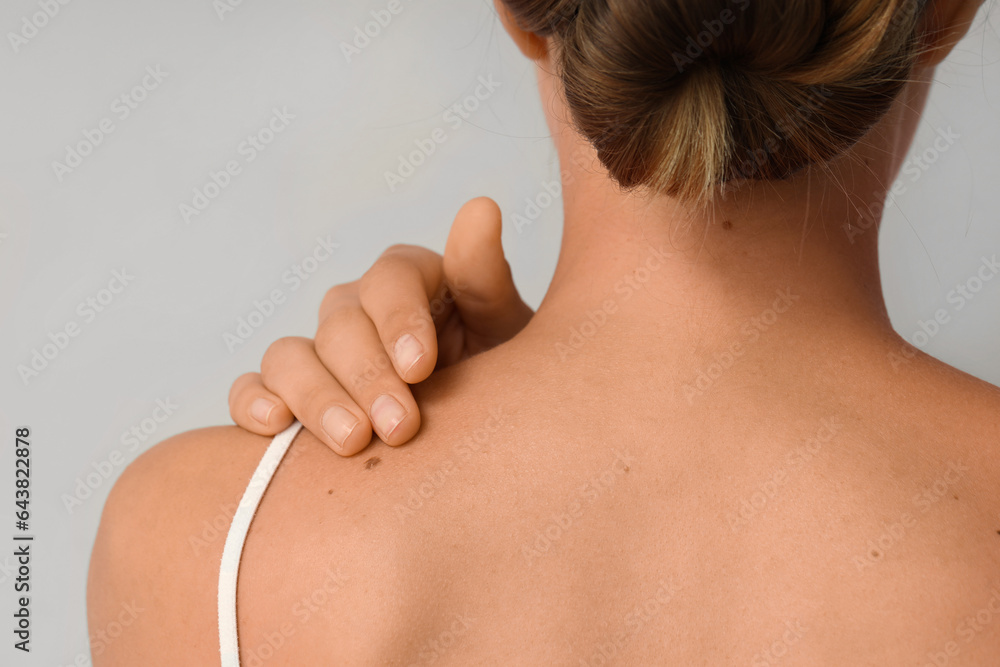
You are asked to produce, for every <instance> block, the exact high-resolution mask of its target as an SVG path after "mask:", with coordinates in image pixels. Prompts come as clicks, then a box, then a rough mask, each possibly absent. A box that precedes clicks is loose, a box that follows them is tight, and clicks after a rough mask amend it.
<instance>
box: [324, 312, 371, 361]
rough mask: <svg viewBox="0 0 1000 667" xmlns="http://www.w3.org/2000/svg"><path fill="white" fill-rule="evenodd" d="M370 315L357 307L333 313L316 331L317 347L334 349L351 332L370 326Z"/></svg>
mask: <svg viewBox="0 0 1000 667" xmlns="http://www.w3.org/2000/svg"><path fill="white" fill-rule="evenodd" d="M370 323H371V319H369V317H368V313H366V312H365V311H363V310H362V309H361V308H358V307H357V306H345V307H342V308H338V309H336V310H334V311H332V312H331V313H330V314H329V316H327V318H326V319H325V320H323V322H322V323H321V324H320V326H319V328H318V329H317V330H316V339H315V340H316V347H317V348H321V349H324V350H327V349H331V346H334V349H335V347H336V346H338V344H339V343H340V342H341V341H342V340H343V339H344V338H345V336H346V335H347V334H348V333H350V332H357V331H360V330H364V328H365V327H367V326H370Z"/></svg>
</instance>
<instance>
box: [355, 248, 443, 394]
mask: <svg viewBox="0 0 1000 667" xmlns="http://www.w3.org/2000/svg"><path fill="white" fill-rule="evenodd" d="M358 289H359V298H360V302H361V307H362V308H363V309H364V311H365V312H366V313H367V314H368V317H369V319H370V320H371V322H372V323H373V324H374V326H375V331H376V332H377V333H378V337H379V339H380V340H381V341H382V345H383V348H384V349H385V352H386V353H387V354H388V356H389V358H390V359H391V360H392V364H393V367H394V368H395V369H396V374H397V375H398V376H399V377H400V378H401V379H403V380H404V381H405V382H407V383H409V384H414V383H416V382H421V381H423V380H425V379H427V377H428V376H429V375H430V374H431V373H432V372H433V371H434V366H435V364H436V363H437V356H438V347H437V329H436V327H435V316H437V317H439V318H440V317H442V316H443V315H446V313H445V311H447V310H450V308H451V304H450V303H447V302H445V301H443V300H442V297H443V289H444V285H443V274H442V271H441V256H440V255H438V254H437V253H435V252H433V251H431V250H427V249H426V248H420V247H417V246H405V245H398V246H393V247H391V248H389V249H388V250H386V251H385V252H384V253H383V254H382V256H381V257H379V259H378V261H377V262H375V265H374V266H372V268H370V269H369V270H368V272H367V273H365V275H364V277H362V278H361V281H360V284H359V286H358Z"/></svg>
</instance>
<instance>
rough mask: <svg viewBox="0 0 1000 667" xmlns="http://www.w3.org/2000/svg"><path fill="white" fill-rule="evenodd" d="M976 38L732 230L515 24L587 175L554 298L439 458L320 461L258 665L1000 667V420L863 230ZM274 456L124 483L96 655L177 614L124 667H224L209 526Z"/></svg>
mask: <svg viewBox="0 0 1000 667" xmlns="http://www.w3.org/2000/svg"><path fill="white" fill-rule="evenodd" d="M976 6H978V3H974V2H960V1H959V0H954V1H953V2H941V3H939V5H938V6H937V10H938V11H937V17H938V18H937V20H938V21H939V25H938V28H939V31H938V32H937V38H938V43H937V44H936V48H935V49H934V50H932V51H929V52H928V55H927V56H926V58H925V60H924V62H922V64H921V68H920V69H919V70H918V71H917V72H915V75H914V79H915V80H914V82H913V83H911V84H909V85H908V87H907V90H906V92H905V93H904V95H903V96H902V97H901V98H900V99H899V100H898V101H897V103H896V104H895V105H894V107H893V109H892V111H891V112H890V114H889V115H888V116H886V118H885V119H883V121H882V122H880V124H879V125H878V126H877V127H876V128H875V129H874V130H873V131H872V132H871V133H870V135H869V136H867V137H866V139H865V140H864V141H863V142H862V143H861V144H859V145H858V146H856V147H855V148H854V149H853V150H852V151H851V152H850V153H849V154H848V155H845V156H844V157H843V158H842V159H840V160H838V161H837V162H836V163H835V164H833V165H831V169H830V170H821V169H814V170H812V171H811V172H810V173H807V174H802V175H801V176H800V177H797V178H796V179H793V180H791V181H788V182H784V183H772V184H762V185H760V186H758V187H755V188H754V189H753V190H752V191H751V190H746V191H738V192H734V193H731V194H730V196H729V197H728V198H727V199H726V201H724V202H722V204H721V205H720V206H719V207H717V208H716V209H715V211H713V212H712V213H711V214H705V216H702V217H699V216H691V215H690V214H687V213H685V212H683V211H682V209H680V208H679V207H678V206H677V205H676V204H675V203H674V202H671V201H669V200H666V199H653V200H640V199H637V198H633V197H629V196H626V195H624V194H623V193H621V192H619V191H618V190H617V189H616V188H615V187H614V186H613V184H612V183H611V182H610V181H609V180H608V179H607V177H606V176H605V175H603V174H602V173H601V172H600V170H599V169H598V167H597V166H596V165H597V163H596V161H595V158H594V154H593V151H592V149H591V148H590V147H589V146H588V145H587V144H586V142H584V141H582V140H581V139H580V138H579V137H578V136H577V135H575V134H574V133H573V131H572V130H571V129H570V128H569V127H568V126H566V125H565V124H564V123H563V122H562V120H561V119H564V118H566V117H567V115H566V109H565V108H564V107H563V106H562V103H561V102H560V98H559V94H558V92H559V90H558V80H557V79H556V78H554V77H553V76H551V75H550V74H548V72H549V71H551V63H550V62H548V49H547V48H546V45H545V43H544V42H543V41H541V40H538V38H537V37H534V36H532V35H527V34H525V33H523V32H521V31H518V30H517V29H516V28H512V27H510V26H509V21H508V22H507V23H508V29H509V31H510V32H511V33H512V36H513V37H514V38H515V40H516V41H517V42H518V43H519V45H521V47H522V50H523V51H525V53H526V54H529V55H533V56H534V57H535V58H536V61H537V62H538V65H539V67H538V74H539V85H540V89H541V92H542V99H543V101H544V102H545V104H546V113H547V116H548V118H549V122H550V127H551V128H552V133H553V137H554V140H555V142H556V146H557V149H558V150H559V154H560V162H561V164H562V165H564V168H566V169H568V170H569V171H570V173H571V178H567V179H566V181H565V183H564V188H565V192H564V202H565V211H566V215H565V237H564V242H563V248H562V254H561V257H560V262H559V266H558V268H557V270H556V274H555V277H554V279H553V283H552V286H551V288H550V290H549V292H548V294H547V295H546V298H545V300H544V302H543V304H542V305H541V307H540V308H539V311H538V313H537V314H536V315H535V317H534V318H532V320H531V321H530V322H529V323H528V325H527V326H526V327H525V328H524V329H523V330H522V331H521V332H520V333H519V334H518V335H516V336H514V337H513V338H512V339H511V340H510V341H508V342H506V343H504V344H502V345H499V346H498V347H496V348H494V349H492V350H489V351H487V352H484V353H482V354H478V355H476V356H474V357H471V358H469V359H467V360H465V361H463V362H461V363H458V364H455V365H453V366H451V367H449V368H447V369H445V370H443V371H441V372H439V373H436V374H434V375H433V376H431V378H430V379H429V380H427V381H426V382H424V383H421V384H420V385H419V386H417V387H414V396H415V399H416V401H417V402H418V403H419V404H420V405H421V407H422V419H423V423H422V428H421V430H420V432H419V433H418V434H417V436H416V437H415V438H414V440H413V443H412V446H409V447H406V448H392V447H390V446H388V445H386V444H385V443H383V442H381V441H376V442H375V443H374V444H373V445H372V446H371V447H370V448H369V449H368V450H366V451H365V453H364V454H363V455H361V456H356V457H349V458H342V457H338V456H333V455H331V454H330V451H329V448H328V446H327V445H326V444H325V443H323V442H322V441H320V440H319V439H317V438H316V437H314V436H313V435H311V434H310V433H308V432H303V433H301V434H300V435H299V436H298V438H297V439H296V441H295V443H294V444H293V446H292V448H291V451H290V453H289V455H288V458H287V459H286V461H285V462H284V463H283V464H282V466H281V467H280V468H279V469H278V471H277V473H276V475H275V477H274V480H273V482H272V485H271V487H270V488H269V490H268V492H267V495H266V497H265V499H264V502H263V503H262V506H261V509H260V511H259V513H258V515H257V517H256V519H255V521H254V524H253V527H252V529H251V531H250V535H249V538H248V542H247V547H246V551H245V554H244V558H243V564H242V569H241V577H240V584H239V591H238V594H239V600H240V607H239V622H240V633H241V645H242V647H243V651H244V652H243V660H244V664H245V665H250V664H257V663H256V662H255V659H256V658H257V657H259V656H261V655H264V656H269V658H268V659H267V660H266V661H265V662H264V663H263V664H267V665H312V664H337V665H410V664H414V663H416V664H436V665H478V664H530V665H543V664H544V665H549V664H551V665H568V666H569V665H572V666H576V665H587V664H604V663H603V662H601V660H602V658H600V657H599V656H600V655H601V651H602V650H603V651H604V652H605V653H606V654H608V655H613V656H614V658H613V659H614V662H616V663H617V664H623V665H648V664H685V665H686V664H708V665H721V664H748V665H774V664H779V663H780V664H788V665H887V664H891V665H897V664H898V665H904V664H905V665H911V664H912V665H924V664H934V662H933V661H935V660H936V661H938V662H939V663H940V661H941V660H944V661H945V663H944V664H948V665H976V666H983V667H985V666H987V665H995V664H996V656H997V655H998V654H1000V587H997V588H996V591H997V593H994V592H993V590H994V587H996V586H997V584H998V583H1000V581H998V578H1000V534H998V531H1000V511H998V510H1000V506H998V502H997V500H996V489H997V487H998V483H1000V455H998V452H997V447H998V443H1000V389H998V388H996V387H994V386H992V385H989V384H987V383H984V382H982V381H980V380H977V379H976V378H973V377H971V376H969V375H967V374H964V373H962V372H960V371H958V370H955V369H953V368H951V367H949V366H947V365H945V364H943V363H941V362H939V361H937V360H935V359H933V358H931V357H928V356H926V355H924V354H922V353H920V352H919V351H917V350H915V349H913V348H912V347H909V346H906V344H905V343H904V341H903V340H902V339H901V338H900V337H899V336H898V335H897V334H895V333H894V332H893V331H892V329H891V327H890V325H889V321H888V317H887V316H886V311H885V306H884V304H883V302H882V297H881V293H880V287H879V285H880V283H879V275H878V266H877V252H876V249H877V245H876V244H877V238H876V237H877V234H876V230H875V229H874V228H872V229H869V230H868V231H867V232H865V233H864V234H862V235H860V236H858V237H857V238H856V239H855V242H854V243H851V242H850V241H849V240H848V237H847V235H846V234H845V233H844V230H843V227H842V226H843V224H844V221H845V220H848V221H851V222H852V223H853V224H854V226H859V225H860V224H861V223H862V222H863V219H862V218H861V214H860V213H859V212H858V204H859V203H863V202H865V201H866V197H870V196H871V193H872V192H873V191H875V192H881V193H884V192H885V191H886V189H887V188H888V187H889V185H890V184H891V183H892V181H893V176H894V175H895V174H896V172H897V170H898V169H899V167H900V164H901V162H902V160H903V157H904V156H905V153H906V149H907V147H908V146H909V144H910V141H911V140H912V136H913V133H914V130H915V128H916V126H917V124H918V122H919V119H920V112H921V110H922V108H923V105H924V102H925V100H926V95H927V90H928V87H929V81H930V80H931V76H932V73H933V67H934V65H936V64H937V62H938V60H939V59H940V58H942V57H944V55H945V54H947V52H948V51H949V50H950V48H951V47H952V46H954V43H955V41H957V39H958V38H959V37H960V36H961V34H962V33H963V32H964V30H965V29H966V28H967V27H968V23H969V21H971V16H972V15H973V14H974V11H975V9H976ZM477 201H478V203H472V204H470V206H483V207H489V206H491V204H490V203H489V202H486V201H483V200H477ZM487 214H489V212H488V211H486V212H485V213H484V215H487ZM725 221H728V222H729V223H730V224H729V225H725V224H723V222H725ZM654 250H655V252H654ZM787 289H791V292H792V295H791V296H788V297H786V298H787V299H788V300H790V301H791V303H790V304H785V303H782V302H781V300H780V299H779V297H778V292H779V291H782V290H787ZM771 309H774V310H775V312H774V313H770V310H771ZM600 310H603V311H604V313H603V318H602V316H600V315H597V314H596V313H597V312H598V311H600ZM778 311H783V312H780V313H779V312H778ZM766 322H770V323H769V324H766ZM588 323H591V324H592V326H588ZM574 330H575V331H577V332H581V333H580V334H579V337H578V336H577V335H576V334H574V333H573V332H574ZM753 331H756V332H757V333H756V335H754V334H753V333H752V332H753ZM748 332H749V333H748ZM734 343H739V344H741V345H742V347H740V348H739V350H740V352H738V353H737V354H735V355H734V359H733V361H732V363H731V364H726V365H728V366H729V367H728V368H727V369H725V370H724V371H721V374H720V373H716V372H712V373H711V375H712V376H714V379H711V380H707V379H706V381H705V382H703V383H702V384H701V385H700V387H701V390H700V391H701V393H697V394H694V395H693V396H692V394H691V393H690V392H689V391H687V390H686V389H685V385H688V384H692V383H695V382H696V380H697V378H698V377H699V374H700V373H703V372H704V373H706V376H707V374H708V373H709V369H710V367H711V364H713V362H715V360H716V359H717V358H719V355H724V353H725V351H726V350H733V349H734V347H733V345H734ZM561 346H562V347H561ZM567 350H569V351H567ZM904 352H905V353H906V354H905V355H904V354H903V353H904ZM896 357H902V358H904V359H905V361H904V362H901V363H894V359H895V358H896ZM268 441H269V439H268V438H267V437H264V436H260V435H255V434H251V433H247V432H245V431H243V430H241V429H239V428H235V427H218V428H210V429H202V430H198V431H192V432H189V433H186V434H183V435H180V436H177V437H175V438H171V439H170V440H168V441H166V442H164V443H162V444H160V445H158V446H156V447H155V448H153V449H152V450H151V451H149V452H148V453H146V454H145V455H143V456H142V457H141V458H140V459H139V460H138V461H136V462H135V463H134V464H133V465H132V466H130V467H129V469H128V470H127V471H126V473H125V474H124V475H123V476H122V478H121V479H120V480H119V482H118V483H117V484H116V486H115V488H114V490H113V492H112V495H111V498H110V499H109V501H108V504H107V506H106V508H105V512H104V516H103V519H102V524H101V528H100V532H99V535H98V538H97V542H96V545H95V549H94V554H93V557H92V561H91V573H90V583H89V591H88V592H89V613H90V630H91V633H92V634H94V633H98V632H99V631H101V629H102V628H106V627H108V624H109V623H110V622H112V621H113V620H114V619H115V618H116V614H119V613H120V611H121V609H122V605H123V604H125V603H130V602H134V603H135V604H136V605H138V606H139V607H141V608H143V609H144V611H143V612H140V613H139V614H138V616H137V618H136V619H135V621H134V622H133V623H132V624H131V625H130V626H129V627H128V628H127V630H126V631H125V632H123V633H122V634H121V636H120V637H118V638H116V639H114V640H113V641H112V642H110V643H109V644H107V645H106V647H105V650H104V651H103V652H102V653H100V654H97V652H96V651H95V655H94V660H95V665H98V667H104V666H109V665H126V664H127V665H134V664H142V665H167V664H176V661H177V655H178V651H183V653H184V662H185V664H192V665H211V664H218V645H217V641H218V640H217V634H216V633H217V625H216V616H215V614H216V608H215V604H216V603H215V591H216V584H217V576H218V572H217V568H218V561H219V557H220V555H221V551H222V542H223V540H224V534H219V535H216V536H214V537H213V535H212V533H211V531H210V530H208V529H207V527H206V523H205V522H208V525H210V524H211V523H212V521H213V520H216V519H218V518H219V517H220V516H221V517H223V518H222V519H221V520H220V525H222V526H223V527H224V528H228V519H227V518H226V510H225V507H226V506H227V505H232V504H234V503H236V502H237V501H238V499H239V497H240V495H241V494H242V492H243V489H244V487H245V485H246V482H247V480H248V479H249V477H250V474H251V472H252V470H253V469H254V467H255V466H256V465H257V462H258V460H259V457H260V455H261V454H262V452H263V450H264V448H265V447H266V446H267V443H268ZM376 459H377V460H376ZM748 508H749V509H748ZM546 536H547V537H546ZM192 540H194V541H192ZM546 540H548V541H547V542H546ZM310 598H311V600H312V601H311V602H310ZM990 605H992V607H993V609H994V611H989V606H990ZM977 613H978V619H979V620H977ZM987 618H988V619H989V620H988V621H987V620H986V619H987ZM269 645H270V646H274V645H280V646H279V647H278V648H276V649H270V648H267V647H269ZM445 646H447V647H448V648H444V647H445ZM434 651H437V652H436V653H432V652H434ZM942 656H943V657H942ZM608 662H610V661H608Z"/></svg>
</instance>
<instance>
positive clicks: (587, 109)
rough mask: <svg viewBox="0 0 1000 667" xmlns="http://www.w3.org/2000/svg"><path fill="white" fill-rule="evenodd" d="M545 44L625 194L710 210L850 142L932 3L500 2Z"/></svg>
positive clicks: (887, 97)
mask: <svg viewBox="0 0 1000 667" xmlns="http://www.w3.org/2000/svg"><path fill="white" fill-rule="evenodd" d="M503 1H504V3H505V5H506V6H507V8H508V9H509V10H510V12H511V15H512V16H513V17H514V19H515V21H517V23H518V25H519V26H521V27H522V28H523V29H525V30H528V31H530V32H533V33H535V34H536V35H538V36H540V37H550V38H552V41H551V44H552V46H553V52H554V60H555V63H556V66H557V67H558V73H559V75H560V76H561V78H562V82H563V85H564V89H565V94H566V101H567V103H568V105H569V109H570V111H571V113H572V117H573V118H572V120H573V122H574V124H575V125H576V127H577V128H578V130H579V131H580V132H581V133H582V134H583V135H584V136H585V137H587V138H588V139H589V140H590V142H591V143H592V144H593V145H594V146H595V148H596V149H597V154H598V157H599V158H600V160H601V162H602V163H603V165H604V166H605V167H606V168H607V169H608V171H609V172H610V174H611V176H612V177H613V178H614V179H615V180H616V181H617V182H618V183H619V184H620V185H621V186H622V187H624V188H627V189H633V188H638V187H649V188H651V189H653V190H654V191H657V192H662V193H666V194H669V195H672V196H674V197H677V198H679V199H681V200H683V201H687V202H707V201H710V200H711V199H712V198H713V197H714V195H715V194H716V193H718V192H719V191H720V190H721V187H722V186H725V185H726V184H727V183H731V182H735V181H738V180H740V179H751V180H769V179H784V178H787V177H789V176H791V175H793V174H795V173H797V172H799V171H800V170H802V169H804V168H805V167H807V166H809V165H812V164H816V163H824V162H827V161H829V160H831V159H833V158H835V157H837V156H838V155H840V154H842V153H843V152H844V151H846V150H847V149H849V148H850V147H851V146H853V145H854V144H855V143H857V141H858V140H859V139H861V138H862V137H863V136H864V135H865V133H866V132H867V131H868V130H869V129H870V128H871V127H872V126H873V125H874V124H875V123H877V122H878V121H879V119H881V118H882V116H884V115H885V113H886V112H887V111H888V110H889V108H890V107H891V105H892V103H893V101H894V100H895V98H896V97H897V96H898V95H899V93H900V92H901V91H902V89H903V87H904V85H905V84H906V82H907V80H908V78H909V76H910V74H911V71H912V68H913V66H914V64H915V62H916V59H917V56H918V54H919V52H920V49H921V38H922V33H921V26H922V23H921V17H922V15H923V12H924V9H925V6H926V4H927V0H784V1H779V0H503Z"/></svg>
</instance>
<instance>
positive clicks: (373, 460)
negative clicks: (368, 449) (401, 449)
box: [365, 456, 382, 470]
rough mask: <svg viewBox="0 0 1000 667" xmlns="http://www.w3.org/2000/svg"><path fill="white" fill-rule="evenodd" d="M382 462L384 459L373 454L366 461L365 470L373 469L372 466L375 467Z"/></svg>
mask: <svg viewBox="0 0 1000 667" xmlns="http://www.w3.org/2000/svg"><path fill="white" fill-rule="evenodd" d="M381 462H382V459H380V458H379V457H377V456H373V457H371V458H370V459H368V460H367V461H365V470H371V469H372V468H374V467H375V466H377V465H378V464H379V463H381Z"/></svg>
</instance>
